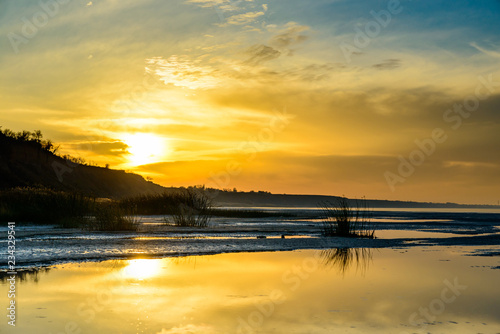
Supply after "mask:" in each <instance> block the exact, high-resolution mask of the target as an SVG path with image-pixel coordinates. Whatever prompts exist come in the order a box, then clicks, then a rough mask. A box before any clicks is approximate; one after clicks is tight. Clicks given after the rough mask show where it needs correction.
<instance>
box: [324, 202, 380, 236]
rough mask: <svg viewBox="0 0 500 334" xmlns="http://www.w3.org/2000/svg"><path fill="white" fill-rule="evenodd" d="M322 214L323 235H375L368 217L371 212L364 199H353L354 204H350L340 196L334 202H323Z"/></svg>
mask: <svg viewBox="0 0 500 334" xmlns="http://www.w3.org/2000/svg"><path fill="white" fill-rule="evenodd" d="M323 214H324V219H323V221H322V224H323V225H322V234H323V235H324V236H341V237H363V238H374V237H375V231H374V230H373V228H372V224H371V219H370V218H371V212H370V210H369V209H368V206H367V203H366V200H361V201H358V200H355V201H354V205H351V202H350V201H349V199H347V198H345V197H340V198H339V199H338V200H337V201H336V202H334V203H325V204H324V205H323Z"/></svg>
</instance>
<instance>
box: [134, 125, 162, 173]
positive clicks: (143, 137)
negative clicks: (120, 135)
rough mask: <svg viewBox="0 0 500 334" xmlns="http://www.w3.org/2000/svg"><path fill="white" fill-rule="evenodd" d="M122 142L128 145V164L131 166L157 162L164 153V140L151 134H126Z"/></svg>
mask: <svg viewBox="0 0 500 334" xmlns="http://www.w3.org/2000/svg"><path fill="white" fill-rule="evenodd" d="M124 142H125V144H126V145H127V146H128V152H129V155H128V164H129V165H131V166H140V165H145V164H150V163H155V162H158V161H160V160H161V159H162V158H163V157H164V155H165V153H166V140H165V139H164V138H162V137H160V136H156V135H153V134H148V133H136V134H133V135H127V136H126V137H125V140H124Z"/></svg>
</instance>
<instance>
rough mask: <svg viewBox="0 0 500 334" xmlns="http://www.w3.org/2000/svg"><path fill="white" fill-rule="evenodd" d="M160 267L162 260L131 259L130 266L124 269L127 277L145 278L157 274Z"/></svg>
mask: <svg viewBox="0 0 500 334" xmlns="http://www.w3.org/2000/svg"><path fill="white" fill-rule="evenodd" d="M160 268H161V262H160V260H144V259H140V260H130V261H129V264H128V266H126V267H125V268H124V269H123V275H124V276H125V277H127V278H134V279H139V280H143V279H146V278H151V277H153V276H156V275H157V274H158V273H159V272H160Z"/></svg>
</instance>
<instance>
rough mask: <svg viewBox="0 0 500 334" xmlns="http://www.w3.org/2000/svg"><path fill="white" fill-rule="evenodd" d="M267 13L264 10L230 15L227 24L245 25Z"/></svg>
mask: <svg viewBox="0 0 500 334" xmlns="http://www.w3.org/2000/svg"><path fill="white" fill-rule="evenodd" d="M263 15H265V13H264V12H262V11H260V12H248V13H243V14H237V15H233V16H230V17H228V19H227V24H232V25H243V24H249V23H252V22H254V21H255V19H257V18H258V17H260V16H263Z"/></svg>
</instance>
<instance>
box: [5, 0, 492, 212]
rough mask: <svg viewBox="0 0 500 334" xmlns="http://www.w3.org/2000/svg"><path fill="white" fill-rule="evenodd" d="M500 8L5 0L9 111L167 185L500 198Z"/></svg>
mask: <svg viewBox="0 0 500 334" xmlns="http://www.w3.org/2000/svg"><path fill="white" fill-rule="evenodd" d="M499 12H500V1H493V0H484V1H460V0H458V1H453V2H450V1H439V0H432V1H431V0H429V1H424V0H420V1H417V0H413V1H411V0H401V1H397V0H389V1H378V0H359V1H347V0H314V1H304V0H300V1H299V0H266V1H260V0H167V1H160V0H142V1H137V0H136V1H131V0H95V1H88V0H85V1H82V0H42V1H27V0H19V1H13V0H10V1H9V0H7V1H6V0H0V36H1V38H0V101H1V103H0V125H1V126H2V127H3V128H9V129H12V130H15V131H20V130H31V131H32V130H35V129H37V130H38V129H40V130H42V132H43V133H44V136H45V138H50V139H52V140H53V141H54V142H56V143H58V144H60V152H61V153H62V154H71V155H74V156H80V157H84V158H85V159H87V160H90V161H93V162H95V163H97V164H99V165H105V164H109V165H110V166H111V168H116V169H125V170H128V171H131V172H135V173H139V174H141V175H143V176H144V177H151V178H152V179H153V180H154V182H156V183H159V184H161V185H164V186H189V185H201V184H205V185H206V186H209V187H215V188H229V189H233V188H237V189H238V190H245V191H249V190H263V191H271V192H273V193H290V194H324V195H345V196H348V197H357V198H360V197H366V198H374V199H391V200H416V201H426V202H427V201H429V202H430V201H433V202H458V203H477V204H497V203H498V201H499V200H500V173H499V171H500V155H499V149H498V148H499V144H500V131H498V129H499V125H500V68H499V66H498V65H499V63H500V21H499V20H498V14H499Z"/></svg>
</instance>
